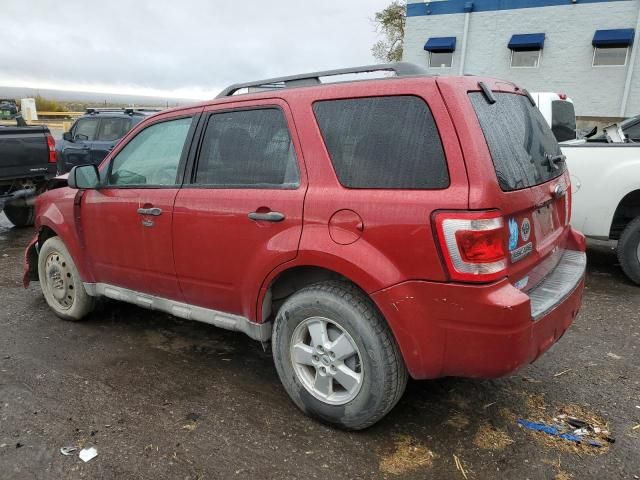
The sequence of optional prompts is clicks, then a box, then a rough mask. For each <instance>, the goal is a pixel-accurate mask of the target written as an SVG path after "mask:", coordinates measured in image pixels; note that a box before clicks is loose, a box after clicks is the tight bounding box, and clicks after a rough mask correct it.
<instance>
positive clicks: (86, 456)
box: [78, 447, 98, 463]
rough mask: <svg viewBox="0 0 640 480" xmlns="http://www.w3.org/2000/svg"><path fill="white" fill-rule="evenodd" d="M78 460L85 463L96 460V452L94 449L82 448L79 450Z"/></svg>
mask: <svg viewBox="0 0 640 480" xmlns="http://www.w3.org/2000/svg"><path fill="white" fill-rule="evenodd" d="M78 456H79V457H80V460H82V461H83V462H85V463H87V462H88V461H89V460H91V459H92V458H96V457H97V456H98V450H96V448H95V447H89V448H83V449H82V450H80V454H79V455H78Z"/></svg>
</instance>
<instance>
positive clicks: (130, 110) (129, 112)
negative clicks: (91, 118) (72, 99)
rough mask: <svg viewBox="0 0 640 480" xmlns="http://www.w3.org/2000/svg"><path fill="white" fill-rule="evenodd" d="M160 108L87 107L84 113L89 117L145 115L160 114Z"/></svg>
mask: <svg viewBox="0 0 640 480" xmlns="http://www.w3.org/2000/svg"><path fill="white" fill-rule="evenodd" d="M160 111H162V109H161V108H137V107H112V108H110V107H87V109H86V113H87V114H89V115H94V114H96V113H101V112H105V113H109V112H112V113H120V112H122V113H124V114H126V115H133V114H134V113H145V112H160Z"/></svg>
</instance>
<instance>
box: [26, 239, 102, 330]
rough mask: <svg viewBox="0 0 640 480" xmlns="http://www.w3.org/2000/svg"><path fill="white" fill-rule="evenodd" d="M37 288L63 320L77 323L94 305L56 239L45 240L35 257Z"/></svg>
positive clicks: (68, 257)
mask: <svg viewBox="0 0 640 480" xmlns="http://www.w3.org/2000/svg"><path fill="white" fill-rule="evenodd" d="M38 277H39V279H40V288H42V293H43V294H44V298H45V300H46V301H47V303H48V304H49V307H51V309H52V310H53V311H54V313H55V314H56V315H57V316H58V317H60V318H62V319H64V320H73V321H76V320H81V319H83V318H84V317H85V316H86V315H87V314H88V313H90V312H91V311H92V310H93V308H94V305H95V300H94V298H93V297H91V296H89V295H88V294H87V292H86V290H85V289H84V285H83V284H82V280H81V279H80V274H79V273H78V269H77V268H76V266H75V264H74V263H73V260H72V258H71V255H70V254H69V251H68V250H67V247H65V245H64V243H62V240H60V238H58V237H52V238H50V239H48V240H47V241H46V242H44V244H43V245H42V248H41V249H40V253H39V255H38Z"/></svg>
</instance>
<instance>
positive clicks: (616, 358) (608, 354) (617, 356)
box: [607, 352, 622, 360]
mask: <svg viewBox="0 0 640 480" xmlns="http://www.w3.org/2000/svg"><path fill="white" fill-rule="evenodd" d="M607 357H611V358H613V359H614V360H620V359H621V358H622V357H621V356H620V355H616V354H615V353H611V352H609V353H607Z"/></svg>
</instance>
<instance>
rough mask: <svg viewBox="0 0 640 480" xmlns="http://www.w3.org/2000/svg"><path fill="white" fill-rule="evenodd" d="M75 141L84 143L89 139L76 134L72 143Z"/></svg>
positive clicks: (83, 135)
mask: <svg viewBox="0 0 640 480" xmlns="http://www.w3.org/2000/svg"><path fill="white" fill-rule="evenodd" d="M75 140H80V141H86V140H89V137H88V136H87V135H85V134H84V133H77V134H76V136H75V137H74V139H73V140H72V141H75Z"/></svg>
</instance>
